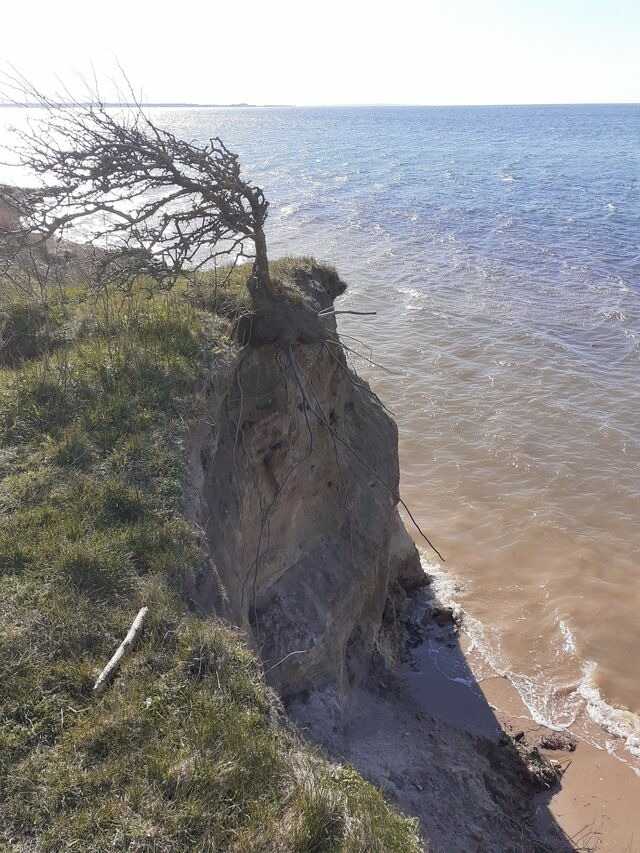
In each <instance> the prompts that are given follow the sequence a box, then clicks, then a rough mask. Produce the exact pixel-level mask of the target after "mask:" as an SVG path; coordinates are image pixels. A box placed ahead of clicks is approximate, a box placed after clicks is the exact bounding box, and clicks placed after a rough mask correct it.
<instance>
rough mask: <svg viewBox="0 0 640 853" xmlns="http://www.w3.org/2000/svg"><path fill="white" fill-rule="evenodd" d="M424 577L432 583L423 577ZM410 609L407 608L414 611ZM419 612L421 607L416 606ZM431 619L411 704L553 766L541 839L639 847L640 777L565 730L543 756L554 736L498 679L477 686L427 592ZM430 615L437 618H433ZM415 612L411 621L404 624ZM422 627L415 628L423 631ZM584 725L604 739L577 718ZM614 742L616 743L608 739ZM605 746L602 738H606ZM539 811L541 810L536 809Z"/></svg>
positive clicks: (461, 637)
mask: <svg viewBox="0 0 640 853" xmlns="http://www.w3.org/2000/svg"><path fill="white" fill-rule="evenodd" d="M426 573H427V575H428V576H429V577H430V578H431V577H432V576H431V575H430V574H429V570H428V569H427V570H426ZM415 606H416V602H414V605H413V607H414V608H415ZM421 606H422V609H423V611H424V607H425V603H424V602H423V603H422V605H420V604H418V619H420V618H421V617H420V607H421ZM426 607H427V609H428V608H429V607H431V615H430V618H429V620H428V621H427V623H426V624H427V627H426V630H424V629H422V628H421V630H420V633H421V634H422V636H421V637H420V638H417V637H415V638H414V641H413V642H412V643H410V648H409V649H408V653H407V659H406V661H405V662H404V663H403V664H402V667H401V677H402V680H403V681H404V683H405V684H406V685H407V687H408V690H409V693H410V695H411V696H412V698H413V700H414V701H415V702H416V703H417V704H418V705H419V706H420V707H421V708H422V709H423V710H424V711H425V712H426V713H428V714H430V715H432V716H433V717H435V718H436V719H438V720H441V721H442V722H443V723H445V724H446V725H448V726H450V727H452V728H454V729H457V730H459V731H462V732H466V733H468V734H472V735H479V736H480V737H483V738H488V739H489V740H496V741H498V740H499V739H500V738H501V737H504V735H505V734H506V735H507V736H508V737H509V738H512V739H514V740H517V741H518V742H519V743H520V744H522V746H523V747H524V749H525V750H526V749H534V750H535V749H537V750H539V752H540V754H541V755H542V756H543V757H544V758H545V759H546V760H547V761H549V762H551V764H552V766H555V767H558V769H559V770H561V777H560V781H559V784H557V785H556V786H554V787H553V788H552V789H551V790H550V791H549V792H548V793H544V794H538V795H536V799H537V801H538V802H539V804H540V808H536V811H537V815H538V817H537V828H538V830H539V832H540V833H541V835H542V836H543V837H544V836H545V835H546V832H547V831H552V824H554V823H555V825H556V826H557V827H559V828H560V829H561V830H562V831H563V832H564V833H565V835H566V837H567V838H568V839H569V840H570V842H571V844H572V845H574V848H575V849H576V850H584V851H596V850H597V851H611V853H614V851H630V853H631V851H633V850H634V849H637V845H638V843H640V814H638V812H637V803H638V802H640V777H638V775H637V774H636V773H635V772H634V770H633V768H632V767H631V766H630V765H629V764H628V763H627V762H625V761H624V760H623V759H621V758H619V757H617V756H616V755H615V754H612V753H611V752H610V751H608V750H607V749H605V748H604V747H599V746H596V745H595V744H594V743H593V742H590V741H589V740H587V739H585V737H584V734H583V733H581V732H577V731H575V729H576V728H577V726H576V724H573V725H572V726H569V727H568V728H567V729H566V730H564V732H563V733H562V735H561V736H560V738H559V740H558V742H559V743H560V744H562V745H563V746H564V748H562V747H561V748H559V749H555V748H554V749H549V748H545V747H544V746H542V745H541V743H540V742H541V741H542V743H549V741H551V740H552V739H553V738H554V736H555V737H556V738H557V736H558V732H557V730H553V729H551V728H549V727H548V726H545V725H542V724H540V723H538V722H536V721H535V720H534V719H533V718H532V716H531V714H530V712H529V710H528V709H527V707H526V706H525V704H524V702H523V700H522V698H521V697H520V695H519V693H518V691H517V690H516V688H515V686H514V685H513V684H512V683H511V682H510V680H509V679H508V677H507V676H506V675H500V674H498V673H496V674H493V675H484V676H480V677H479V678H476V675H475V672H474V666H473V663H472V657H473V648H474V644H473V640H472V638H471V637H470V636H469V635H468V634H466V633H465V628H464V619H463V618H458V616H457V614H456V615H454V611H453V610H452V609H451V607H450V606H449V603H448V602H447V603H442V602H441V601H440V600H439V599H438V592H437V590H431V591H430V592H429V601H428V602H427V603H426ZM433 614H435V618H434V617H433ZM415 619H416V612H415V610H414V612H413V613H412V614H411V615H410V624H411V622H413V621H414V620H415ZM424 624H425V623H424V620H422V621H421V622H420V625H421V626H422V625H424ZM582 716H583V717H585V719H584V720H583V722H584V724H585V725H586V726H587V727H588V728H589V729H590V730H591V732H592V733H593V736H594V740H595V739H596V734H597V733H601V734H602V735H606V732H604V730H602V729H601V727H599V726H598V725H597V724H596V723H595V722H593V721H591V720H588V719H587V718H586V714H585V712H584V711H583V712H582ZM611 737H612V738H614V739H616V740H620V739H619V738H615V736H614V735H612V736H611ZM605 740H606V738H605ZM542 806H544V808H542Z"/></svg>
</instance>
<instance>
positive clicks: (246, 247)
mask: <svg viewBox="0 0 640 853" xmlns="http://www.w3.org/2000/svg"><path fill="white" fill-rule="evenodd" d="M14 83H15V84H16V85H18V86H20V87H21V90H22V101H23V102H25V101H26V102H29V103H30V104H36V105H37V106H39V107H40V108H41V110H44V112H45V114H44V117H42V113H41V112H40V111H38V112H39V115H40V116H41V118H39V119H36V120H35V121H32V122H30V123H29V128H28V129H27V130H16V131H15V133H16V135H17V140H16V145H15V149H14V156H15V158H16V160H17V163H16V164H17V165H19V166H20V167H21V168H22V169H25V170H27V171H28V172H30V173H31V174H34V175H36V176H38V177H39V178H40V179H41V182H42V186H41V187H40V188H39V189H38V190H37V191H30V192H29V193H28V194H26V195H25V196H24V199H25V203H24V204H23V206H22V207H21V209H20V211H19V212H20V215H21V217H20V220H19V225H18V226H16V227H14V228H13V229H11V228H9V229H8V228H6V227H4V228H3V229H2V230H3V231H4V237H5V238H6V241H5V242H8V244H9V245H11V247H12V248H13V251H14V253H19V252H21V251H24V249H25V248H28V249H29V250H30V251H33V249H34V247H36V246H38V245H44V244H45V243H46V244H47V245H49V244H50V243H51V242H52V239H53V238H64V237H69V236H72V237H74V238H75V239H78V234H80V235H81V237H80V239H81V240H82V241H84V242H85V243H86V244H87V245H91V246H93V247H95V248H96V249H97V251H98V254H97V258H98V263H97V266H96V269H97V270H98V274H99V278H101V280H105V281H112V282H117V283H121V284H130V283H131V281H133V279H134V278H135V277H136V276H139V275H150V276H152V277H153V278H154V279H155V280H156V281H157V282H159V283H167V282H168V283H173V281H175V279H176V277H177V276H178V275H180V274H182V273H184V272H185V271H187V270H199V269H201V268H202V267H204V266H212V265H215V264H217V262H220V261H222V260H224V259H226V260H229V259H231V260H232V261H233V262H234V263H235V262H237V261H238V259H241V258H249V259H252V260H253V261H254V264H253V273H252V275H251V277H250V279H249V288H250V290H251V291H252V293H253V295H254V296H256V295H258V294H259V295H261V296H263V297H265V296H266V297H269V296H272V295H273V293H274V291H273V286H272V282H271V278H270V275H269V265H268V262H267V244H266V238H265V233H264V223H265V219H266V216H267V210H268V207H269V203H268V202H267V200H266V199H265V196H264V193H263V191H262V190H261V189H260V188H259V187H257V186H253V185H252V184H251V183H249V182H248V181H246V180H244V178H243V177H242V176H241V174H240V164H239V162H238V155H237V154H234V153H233V152H232V151H230V150H229V149H228V148H227V147H226V145H225V144H224V143H223V142H222V140H221V139H219V138H218V137H214V138H211V139H209V141H208V142H207V143H206V144H199V143H196V142H188V141H185V140H183V139H179V138H178V137H176V136H175V135H174V134H172V133H170V132H169V131H167V130H163V129H161V128H159V127H157V126H156V125H155V124H154V122H152V121H151V119H150V117H149V116H148V115H147V114H146V113H145V112H144V110H143V109H142V107H141V106H140V104H139V103H134V104H133V106H129V107H128V108H126V109H113V108H108V107H107V106H105V104H104V103H103V102H102V101H101V100H100V99H99V98H98V97H97V96H96V93H95V92H91V99H90V101H88V102H85V103H80V102H77V101H76V102H71V103H69V102H66V101H65V102H64V103H61V102H58V101H54V100H52V99H50V98H49V97H47V96H45V95H43V94H42V93H41V92H39V91H38V90H37V89H36V88H35V87H34V86H32V85H31V84H29V83H28V82H27V81H24V80H22V79H18V80H17V81H14ZM34 112H35V111H34ZM11 203H12V204H13V205H14V207H15V205H16V197H15V195H14V196H13V198H12V199H11ZM0 224H1V223H0Z"/></svg>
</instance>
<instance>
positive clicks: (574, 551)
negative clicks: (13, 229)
mask: <svg viewBox="0 0 640 853" xmlns="http://www.w3.org/2000/svg"><path fill="white" fill-rule="evenodd" d="M11 113H14V111H13V110H3V111H0V124H2V125H6V124H7V123H9V122H10V120H11V119H12V118H13V117H12V116H10V115H9V114H11ZM152 115H153V117H154V119H155V120H156V122H157V123H158V124H160V125H164V126H166V127H168V129H170V130H172V131H173V132H174V133H176V134H177V135H180V136H184V137H186V138H188V139H196V140H200V141H202V140H205V139H207V138H208V137H210V136H217V135H219V136H221V137H222V138H223V140H224V141H225V143H226V144H227V145H228V146H229V147H231V148H232V149H234V150H236V151H237V152H238V153H239V154H240V159H241V164H242V167H243V171H244V174H245V175H246V176H247V177H249V178H251V180H253V181H254V182H255V183H257V184H259V185H260V186H261V187H262V188H263V189H264V191H265V193H266V195H267V198H268V199H269V200H270V202H271V208H270V212H269V218H268V221H267V239H268V242H269V247H270V253H271V256H272V257H276V256H278V255H280V254H304V255H314V256H316V257H318V258H319V259H322V260H325V261H329V262H330V263H332V264H334V265H335V266H336V267H337V268H338V270H339V271H340V273H341V274H342V275H343V277H344V278H345V279H346V280H347V281H348V283H349V285H350V288H349V291H348V293H347V295H346V296H345V297H344V303H345V306H351V307H354V308H358V309H361V310H362V309H369V310H376V311H377V312H378V314H377V315H376V317H375V318H366V319H365V318H356V317H346V318H345V319H344V321H343V323H342V326H341V330H342V333H343V335H344V341H345V343H347V344H348V345H349V346H350V347H352V348H353V350H354V351H356V352H357V353H359V355H355V354H354V356H353V358H354V360H355V361H356V363H357V365H358V369H359V370H360V371H361V372H362V373H364V374H365V375H366V376H367V378H368V379H369V380H370V381H372V383H374V385H375V387H376V390H377V391H378V392H379V393H380V394H381V396H382V397H383V398H384V399H385V402H386V403H387V404H388V405H389V407H390V408H391V409H392V410H393V411H394V413H395V415H396V420H397V422H398V425H399V429H400V442H401V465H402V479H403V486H402V489H403V496H404V497H405V499H406V500H407V501H408V502H409V503H410V505H411V506H412V509H413V511H414V514H415V515H417V516H418V517H419V518H420V521H421V523H422V524H423V526H424V527H425V528H427V530H428V532H429V534H430V535H431V536H432V537H433V539H434V540H435V541H436V543H437V545H438V547H439V548H440V550H442V551H443V552H444V553H445V555H446V556H447V572H448V576H449V578H453V579H455V583H456V584H457V591H456V595H457V600H458V602H459V604H460V605H461V606H462V607H463V609H464V610H465V612H466V614H467V622H466V624H467V627H468V630H469V632H470V633H471V635H472V636H473V639H474V641H475V642H476V645H477V646H478V648H481V649H482V651H483V655H484V660H485V661H488V662H489V663H490V664H491V667H492V668H493V670H496V671H499V672H501V673H503V674H506V675H507V676H508V677H509V678H510V679H511V680H512V682H513V683H514V685H515V686H516V687H517V689H518V690H519V692H520V694H521V695H522V697H523V699H524V701H525V703H526V704H527V706H528V708H529V710H530V712H531V713H532V714H533V716H534V717H535V718H536V719H539V720H540V721H544V722H547V723H550V724H552V725H556V726H565V725H569V724H573V725H575V726H577V725H579V723H580V720H581V719H583V718H584V719H587V718H588V719H590V720H592V721H595V722H597V723H598V724H599V725H601V726H602V727H603V728H604V729H606V731H608V732H609V733H611V734H614V735H620V736H621V738H622V739H623V740H624V741H625V742H626V745H627V748H628V750H629V752H627V753H625V755H630V756H631V758H633V755H634V754H635V756H636V758H640V723H639V722H638V717H637V716H636V715H637V714H640V655H639V654H638V652H639V651H640V634H639V630H638V618H637V614H638V611H639V608H640V106H639V105H606V106H605V105H602V106H514V107H340V108H330V107H326V108H284V107H282V108H237V109H232V108H225V109H157V110H153V111H152ZM0 177H4V178H5V179H6V178H7V177H8V176H7V175H3V176H0ZM369 348H370V349H369ZM372 353H373V355H372V357H373V359H374V360H375V361H376V362H379V363H382V364H383V365H384V366H385V367H386V368H387V369H388V370H391V371H392V372H393V374H394V375H389V374H388V373H386V372H385V371H382V370H380V369H379V368H376V367H374V366H373V365H372V364H371V363H370V362H369V361H367V359H366V358H365V357H363V356H367V355H369V356H371V354H372ZM616 748H617V747H616ZM630 760H631V759H630Z"/></svg>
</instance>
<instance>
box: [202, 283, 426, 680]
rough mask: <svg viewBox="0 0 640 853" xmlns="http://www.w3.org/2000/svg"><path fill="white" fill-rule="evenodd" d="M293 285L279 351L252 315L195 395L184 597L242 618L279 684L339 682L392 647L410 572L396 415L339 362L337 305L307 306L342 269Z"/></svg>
mask: <svg viewBox="0 0 640 853" xmlns="http://www.w3.org/2000/svg"><path fill="white" fill-rule="evenodd" d="M296 285H297V287H299V288H300V290H301V292H302V294H303V296H304V304H303V305H298V306H294V308H292V312H293V313H292V316H291V317H289V318H288V325H287V328H288V331H287V332H286V335H287V336H288V338H289V341H290V343H291V349H290V350H289V348H288V346H287V345H286V344H287V341H286V340H283V338H282V332H280V331H278V332H277V334H270V332H269V326H270V323H269V320H268V318H266V317H262V318H259V319H258V321H257V322H256V327H255V329H254V338H253V341H254V342H253V343H252V344H249V345H248V346H246V347H244V348H243V349H242V350H241V351H240V352H239V353H238V356H237V358H236V359H234V360H233V361H231V362H230V363H229V364H228V365H227V368H226V370H224V371H221V372H218V373H216V375H215V376H212V378H211V383H210V385H209V387H208V388H207V389H206V392H205V395H204V397H203V400H202V406H201V412H200V418H199V420H198V422H197V424H196V426H195V427H194V430H193V432H192V436H191V442H190V454H191V458H190V471H191V495H190V515H191V520H192V522H193V523H194V524H195V525H197V526H198V528H199V529H200V530H201V531H202V540H203V544H204V545H205V548H206V551H207V553H208V555H209V559H208V565H206V566H204V567H203V572H202V575H201V577H200V579H199V582H198V585H197V587H196V589H194V601H195V603H196V605H197V607H198V608H200V609H202V610H203V611H205V612H209V611H213V610H215V611H218V612H222V613H224V614H225V615H228V616H230V617H231V618H233V619H234V620H236V621H237V622H238V623H240V624H242V625H244V626H245V627H246V628H247V629H248V630H249V631H250V634H251V635H252V636H253V637H254V639H255V642H256V645H257V646H258V648H259V649H260V653H261V655H262V658H263V660H264V664H265V670H266V671H267V673H268V674H267V677H268V679H269V680H270V681H271V682H272V683H273V684H274V685H275V686H276V687H277V688H278V689H279V691H280V692H281V693H282V694H283V695H285V696H286V694H287V693H288V692H291V691H296V692H297V691H301V690H304V689H305V688H309V687H315V688H317V687H319V686H331V687H333V688H335V689H337V691H338V694H339V695H340V694H343V693H344V691H345V689H346V688H347V686H348V685H350V684H355V683H357V682H358V681H359V680H361V678H362V677H363V676H364V674H365V673H366V672H367V671H368V669H369V668H370V665H371V663H372V661H373V659H374V657H375V655H376V653H379V652H382V653H383V654H389V653H391V651H392V646H393V639H394V632H395V631H396V629H397V626H398V623H397V620H396V619H395V618H394V616H395V612H396V610H397V608H398V607H399V606H401V602H402V598H403V589H406V588H409V587H411V586H415V585H416V584H419V583H420V582H421V581H422V579H423V574H422V570H421V568H420V562H419V559H418V554H417V552H416V549H415V546H414V545H413V543H412V542H411V540H410V538H409V536H408V534H407V533H406V531H405V529H404V526H403V524H402V522H401V520H400V517H399V515H398V511H397V490H398V479H399V468H398V449H397V429H396V426H395V424H394V422H393V421H392V420H391V418H390V417H389V416H388V415H387V414H386V412H385V411H384V409H383V408H382V406H381V405H380V403H379V402H378V401H377V399H376V398H375V396H374V395H373V394H372V393H371V391H370V390H369V389H368V386H366V385H365V384H364V383H362V382H361V380H360V379H358V377H357V376H356V375H355V374H354V373H353V372H352V371H351V370H350V368H349V366H348V365H347V363H346V358H345V354H344V352H343V350H342V347H341V346H340V344H339V342H338V341H337V337H336V330H335V317H334V316H332V315H329V316H326V317H321V318H320V319H318V317H317V315H318V312H321V311H323V310H325V311H326V310H330V309H331V305H332V303H333V298H334V297H335V296H336V295H337V293H339V292H341V290H342V289H343V286H342V283H341V282H340V281H339V279H338V278H337V276H335V275H333V274H330V273H328V272H327V271H320V270H315V271H311V272H307V273H298V276H297V282H296ZM291 330H293V331H291ZM273 337H277V338H278V340H277V341H273V340H270V338H273ZM256 341H257V342H258V343H257V345H256ZM301 341H304V343H301ZM302 389H304V390H302ZM305 397H306V399H305ZM385 484H386V485H385ZM398 630H399V629H398Z"/></svg>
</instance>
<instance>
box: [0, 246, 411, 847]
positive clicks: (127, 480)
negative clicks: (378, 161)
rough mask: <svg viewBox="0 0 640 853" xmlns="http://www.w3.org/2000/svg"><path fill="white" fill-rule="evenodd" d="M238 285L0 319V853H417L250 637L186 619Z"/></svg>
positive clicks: (68, 293) (16, 312)
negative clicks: (302, 726) (265, 672)
mask: <svg viewBox="0 0 640 853" xmlns="http://www.w3.org/2000/svg"><path fill="white" fill-rule="evenodd" d="M302 263H303V264H304V265H306V266H307V268H309V265H310V264H311V263H312V262H311V261H310V260H308V259H305V260H304V261H303V262H302ZM295 265H296V262H294V261H292V260H290V259H288V260H285V261H283V262H281V264H280V267H278V265H275V267H274V273H277V275H278V276H279V277H281V278H282V279H283V281H286V280H287V277H288V276H289V275H290V273H291V271H292V270H293V269H294V268H295ZM246 275H247V271H246V270H239V271H237V272H236V273H234V275H233V276H232V277H231V280H230V281H228V282H225V283H221V279H220V278H218V280H217V281H216V279H215V278H214V277H213V276H209V277H206V278H203V279H202V280H201V281H200V285H199V287H198V289H197V292H195V291H194V290H193V289H189V290H188V291H187V289H186V287H185V286H180V285H179V286H178V287H176V288H175V290H174V292H173V293H170V294H155V295H154V294H151V293H150V290H149V288H148V287H146V286H145V285H144V283H141V284H140V285H139V286H138V287H137V288H136V289H135V290H134V292H133V293H132V294H131V295H129V296H123V295H122V294H119V293H116V292H113V293H109V294H103V295H102V296H100V297H99V298H98V297H96V296H95V295H92V294H90V293H88V292H86V291H85V290H84V289H83V288H82V287H74V288H71V287H70V288H67V289H66V290H62V291H60V292H58V293H57V295H56V298H55V300H54V299H53V298H52V300H51V302H50V303H48V304H44V305H43V304H42V303H39V302H33V303H30V302H27V301H24V300H23V301H22V302H18V301H16V300H14V301H13V302H11V303H10V304H9V303H8V304H5V305H2V306H0V344H1V347H2V355H1V362H0V363H1V365H2V366H1V368H0V441H1V449H0V474H1V476H2V482H1V485H0V507H1V521H0V600H1V601H2V608H1V609H0V848H2V849H7V850H9V851H26V850H29V851H31V850H38V851H66V850H82V851H104V850H122V851H124V850H127V851H163V852H164V851H181V850H185V851H186V850H205V851H226V850H230V851H231V850H233V851H244V850H246V851H265V853H267V851H301V853H302V851H306V853H311V852H312V851H318V853H320V851H322V853H324V851H381V853H382V851H391V852H392V851H413V850H417V849H418V843H417V836H416V829H415V825H414V823H413V822H412V821H409V820H407V819H405V818H403V817H402V816H400V815H399V814H398V813H397V812H395V811H394V810H393V809H392V808H391V807H390V806H389V805H388V804H387V803H386V802H385V801H384V799H383V797H382V795H381V794H380V793H379V792H378V791H377V790H375V789H374V788H373V787H372V786H371V785H369V784H368V783H366V782H365V781H364V780H363V779H362V778H361V777H360V776H359V775H358V774H357V773H355V771H353V770H351V769H349V768H341V767H336V766H334V765H332V764H330V763H328V762H327V761H325V760H324V759H323V758H322V757H321V756H319V755H318V754H317V753H315V752H314V751H313V750H311V749H310V748H308V747H306V746H304V745H302V744H301V743H300V742H299V740H298V739H297V738H296V737H295V736H294V735H293V734H292V733H290V732H289V730H288V729H287V728H285V727H283V726H282V725H281V724H280V723H279V722H278V715H277V713H276V712H275V704H276V703H275V701H274V698H273V697H272V696H271V695H270V692H269V690H268V688H267V687H266V685H265V683H264V680H263V678H262V674H261V669H260V665H259V662H258V661H257V660H256V658H255V657H254V655H253V653H252V652H251V651H250V650H249V648H248V644H247V641H246V638H245V637H243V635H242V634H241V633H240V632H239V631H238V630H237V629H236V628H234V627H233V626H232V625H230V624H228V623H226V622H224V621H222V620H220V619H215V618H213V619H206V620H203V619H198V618H196V617H195V616H193V615H192V614H190V613H189V611H188V608H187V606H186V604H185V593H186V591H187V590H188V588H189V585H190V582H191V580H192V578H193V576H194V573H195V572H196V571H197V568H198V564H199V561H200V560H201V559H202V556H201V554H200V553H199V550H198V547H197V544H196V540H195V538H194V535H193V533H192V531H191V530H190V528H189V526H188V525H187V523H186V521H185V519H184V516H183V492H184V485H185V483H184V477H185V472H184V469H183V464H182V458H183V444H184V440H185V435H186V430H187V426H188V424H189V420H190V419H191V418H192V417H193V415H194V412H195V405H196V399H197V396H198V392H199V390H200V389H201V388H202V386H203V383H204V382H205V378H206V377H207V375H208V374H209V373H210V372H211V371H212V370H214V369H215V365H216V362H217V360H219V359H227V358H229V356H230V354H232V351H233V343H232V340H231V338H230V334H229V319H230V318H233V316H237V314H238V313H239V312H242V311H243V310H245V309H246V306H247V305H248V299H247V295H246V288H245V287H244V285H245V284H246ZM284 286H285V288H286V287H287V285H284ZM243 288H244V289H243ZM292 298H293V296H292ZM143 604H146V605H148V606H149V616H148V620H147V623H146V625H145V631H144V634H143V637H142V641H141V643H140V645H139V646H138V648H137V650H136V651H135V653H134V654H132V655H130V656H129V658H128V659H127V661H126V663H125V664H124V666H123V669H122V670H121V672H120V674H119V676H118V678H117V680H116V681H115V683H114V684H113V686H112V687H111V688H110V689H109V690H108V691H107V692H106V694H105V695H104V697H103V698H101V699H97V698H96V697H94V696H93V695H92V688H93V683H94V681H95V678H96V676H97V674H98V673H99V671H100V670H101V669H102V667H103V666H104V664H105V663H106V661H107V660H108V659H109V658H110V656H111V655H112V653H113V652H114V650H115V649H116V647H117V646H118V644H119V642H120V641H121V639H122V638H123V637H124V635H125V633H126V631H127V629H128V627H129V625H130V623H131V621H132V619H133V617H134V616H135V614H136V612H137V611H138V609H139V608H140V607H141V606H142V605H143Z"/></svg>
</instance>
